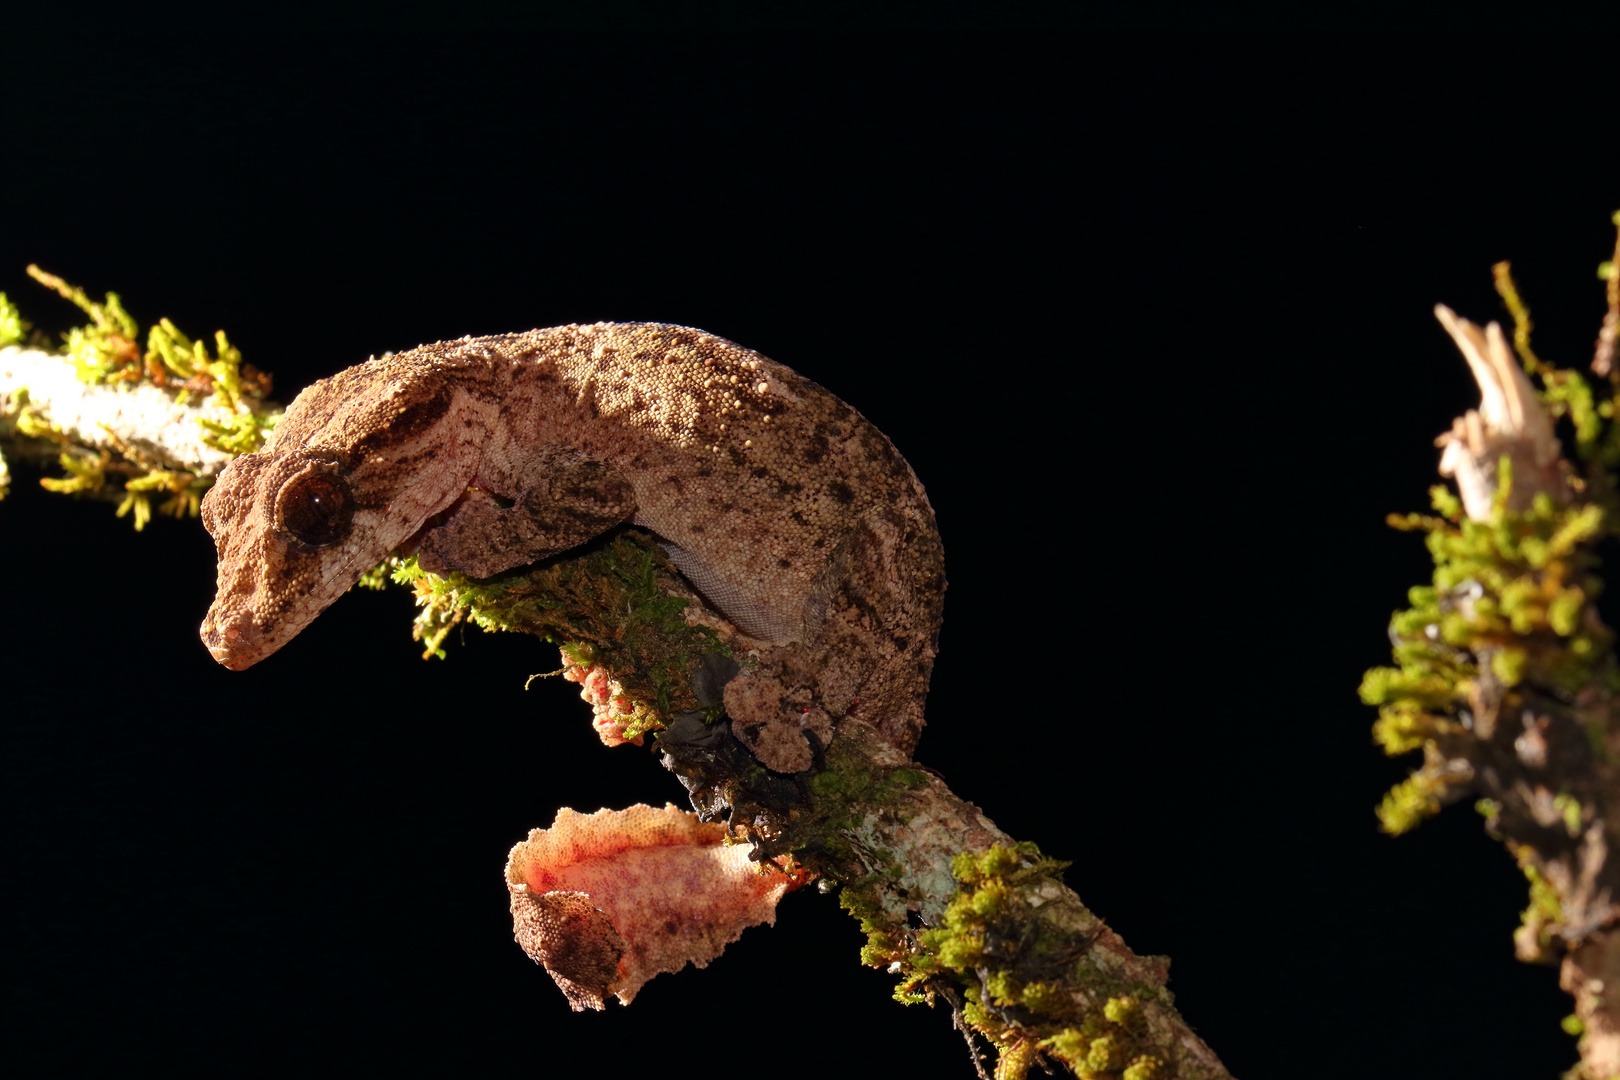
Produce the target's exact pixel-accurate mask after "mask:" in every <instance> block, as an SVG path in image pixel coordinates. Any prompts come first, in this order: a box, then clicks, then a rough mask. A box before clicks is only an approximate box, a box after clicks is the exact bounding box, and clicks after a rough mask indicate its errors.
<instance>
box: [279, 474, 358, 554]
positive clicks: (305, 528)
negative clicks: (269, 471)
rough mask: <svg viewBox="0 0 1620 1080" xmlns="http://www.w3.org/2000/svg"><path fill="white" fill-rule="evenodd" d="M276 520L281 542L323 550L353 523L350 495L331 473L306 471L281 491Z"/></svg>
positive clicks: (352, 501) (344, 533)
mask: <svg viewBox="0 0 1620 1080" xmlns="http://www.w3.org/2000/svg"><path fill="white" fill-rule="evenodd" d="M276 518H277V522H278V524H279V526H280V532H282V533H283V534H285V535H284V537H283V539H290V540H291V541H292V542H294V543H296V544H299V545H302V546H304V547H324V546H325V545H327V544H335V543H337V542H338V541H339V540H342V539H343V538H344V537H345V536H348V535H349V527H350V525H351V524H353V522H354V496H353V495H352V494H351V493H350V491H349V485H348V484H347V483H346V482H345V481H344V479H343V477H341V476H339V475H337V474H336V473H332V472H325V471H321V472H306V473H304V474H303V475H302V476H295V477H293V478H292V479H291V480H289V481H288V482H287V484H286V485H285V486H284V487H283V488H282V489H281V495H280V497H279V498H277V500H276Z"/></svg>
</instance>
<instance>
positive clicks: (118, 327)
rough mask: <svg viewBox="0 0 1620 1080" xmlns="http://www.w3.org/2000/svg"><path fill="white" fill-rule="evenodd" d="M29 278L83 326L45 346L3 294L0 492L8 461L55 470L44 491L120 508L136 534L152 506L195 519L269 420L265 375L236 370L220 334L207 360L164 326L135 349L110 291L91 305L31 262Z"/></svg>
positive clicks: (237, 358)
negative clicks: (54, 347) (216, 482)
mask: <svg viewBox="0 0 1620 1080" xmlns="http://www.w3.org/2000/svg"><path fill="white" fill-rule="evenodd" d="M29 272H30V273H31V274H32V275H33V276H34V277H35V278H36V279H37V280H39V281H40V282H41V283H42V284H45V285H47V286H48V287H50V288H52V289H54V290H55V291H57V292H58V293H60V294H61V295H62V296H63V297H64V298H65V299H67V300H69V301H71V302H72V303H74V304H75V305H76V306H78V307H79V308H80V309H81V310H82V311H84V312H85V314H86V315H88V316H89V317H90V322H89V323H88V324H87V325H85V326H78V327H74V328H73V329H72V330H70V331H69V332H68V333H67V334H66V335H64V338H65V348H64V349H63V350H62V351H61V352H55V351H51V350H48V349H47V348H45V347H44V346H45V345H46V342H45V341H44V340H43V339H42V337H41V335H39V334H37V333H36V334H29V332H28V330H29V328H28V324H27V323H26V322H25V321H24V320H23V319H22V317H21V315H20V313H19V312H18V310H17V308H16V307H15V306H13V305H12V304H11V303H10V301H9V300H8V299H7V298H6V297H5V295H4V294H0V496H3V495H4V494H5V489H6V487H7V480H8V477H9V470H8V469H7V468H6V466H5V464H4V458H5V456H10V457H14V458H18V459H21V460H28V461H32V462H34V463H37V464H46V463H55V464H56V465H57V466H58V467H60V468H61V469H62V470H63V471H64V473H65V475H64V476H62V477H48V478H46V479H44V480H42V481H41V483H42V484H43V485H44V486H45V487H46V488H48V489H50V490H52V491H56V492H60V493H63V494H75V495H85V496H91V497H96V498H104V499H110V500H113V501H117V502H118V503H119V510H118V512H119V514H120V516H122V515H124V514H133V516H134V521H135V527H136V528H137V529H139V528H141V527H143V526H144V525H145V524H146V522H147V520H149V519H150V517H151V515H152V513H153V509H154V506H153V500H154V499H160V500H162V501H161V502H160V503H158V505H157V507H156V509H157V511H158V512H159V513H167V514H170V515H173V516H176V517H183V516H187V515H190V516H196V514H197V508H198V503H199V500H200V499H201V498H202V494H203V492H204V491H206V490H207V489H208V487H209V485H210V484H211V483H212V482H213V479H214V477H215V476H217V475H218V474H219V472H220V471H221V470H222V469H224V467H225V466H226V465H227V464H229V463H230V461H231V460H232V459H233V458H234V457H236V455H238V454H240V453H245V452H247V451H249V450H252V449H254V448H255V447H256V446H257V445H258V444H259V442H260V441H261V440H262V438H263V434H264V432H265V431H266V430H267V429H268V428H270V427H271V426H273V425H274V423H275V418H276V416H277V415H278V410H277V409H276V407H275V406H274V405H272V404H270V403H267V402H266V401H265V400H264V395H265V394H266V393H267V392H268V390H269V386H270V380H269V377H268V376H266V375H264V374H262V373H260V372H257V371H255V370H254V369H253V368H252V367H251V366H250V365H245V364H243V363H242V358H241V354H240V353H238V352H237V351H236V349H234V348H233V347H232V346H231V344H230V342H229V341H228V340H227V339H226V337H225V333H224V331H220V332H218V333H217V334H215V342H214V353H213V354H210V352H209V350H208V348H207V346H206V345H204V343H202V342H200V341H192V340H191V339H190V338H188V337H186V336H185V335H184V334H183V333H181V332H180V331H179V330H178V329H177V328H176V327H175V326H174V324H173V323H171V322H169V320H167V319H162V320H159V322H158V324H157V325H155V326H153V327H151V328H150V330H149V332H148V334H147V344H146V348H145V349H142V348H141V347H140V346H139V345H138V344H137V338H138V337H139V328H138V327H137V325H136V323H135V320H134V319H133V318H131V317H130V316H129V314H128V313H127V312H125V311H124V309H123V306H122V304H121V303H120V302H119V299H118V296H117V294H116V293H109V294H107V297H106V300H105V301H104V302H102V303H96V302H95V301H92V300H91V299H90V298H89V297H88V296H86V295H85V293H84V291H83V290H82V289H78V288H75V287H73V286H71V285H68V284H67V283H66V282H64V281H62V280H61V279H60V278H57V277H55V276H53V275H51V274H47V273H45V272H43V271H41V270H39V269H38V268H37V267H29Z"/></svg>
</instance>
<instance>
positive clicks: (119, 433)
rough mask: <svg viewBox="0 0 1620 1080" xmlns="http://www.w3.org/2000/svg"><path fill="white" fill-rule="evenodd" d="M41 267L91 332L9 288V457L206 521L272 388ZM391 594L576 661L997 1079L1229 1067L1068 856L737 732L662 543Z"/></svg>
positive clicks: (569, 671) (890, 757) (856, 733)
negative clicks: (988, 1059)
mask: <svg viewBox="0 0 1620 1080" xmlns="http://www.w3.org/2000/svg"><path fill="white" fill-rule="evenodd" d="M30 273H32V274H33V276H34V277H35V278H36V279H37V280H39V281H41V282H42V283H43V284H45V285H47V286H49V287H51V288H52V289H54V290H55V291H57V292H58V293H59V294H61V295H62V296H63V297H65V298H66V299H68V300H69V301H70V302H72V303H73V304H75V305H76V306H77V307H79V308H80V309H81V310H82V311H83V312H84V313H85V314H86V316H88V318H89V322H88V323H87V324H85V325H83V326H80V327H76V328H74V329H73V330H71V331H69V332H68V333H67V334H65V335H64V342H65V344H64V347H63V348H62V349H61V350H58V351H52V350H50V349H48V348H46V347H45V346H46V344H47V343H46V342H44V341H43V340H42V339H41V338H40V336H39V335H38V334H37V333H34V334H30V328H29V327H28V326H27V324H26V323H25V322H23V320H22V319H21V316H20V314H19V313H18V312H17V311H16V309H15V308H14V307H13V306H11V305H10V304H9V302H8V301H7V300H6V299H5V298H4V297H3V296H0V445H3V446H4V447H5V448H6V449H7V450H8V451H10V452H12V453H14V454H21V455H23V456H25V457H32V458H35V459H41V460H56V461H57V462H58V463H59V464H60V466H61V468H62V469H63V470H65V473H66V475H65V476H62V477H59V478H46V479H45V480H43V481H41V482H42V484H43V485H44V486H45V487H47V488H48V489H50V490H53V491H57V492H62V493H68V494H79V495H90V496H96V497H101V498H110V499H115V500H117V501H118V503H119V513H120V514H132V515H133V517H134V521H135V524H136V527H137V528H140V527H141V526H143V525H144V524H145V523H146V522H147V520H149V518H150V517H151V514H152V512H153V505H152V501H151V500H153V499H154V498H161V499H164V500H165V501H163V502H162V503H161V505H160V507H159V510H160V512H161V511H166V512H169V513H172V514H174V515H175V516H183V515H185V514H188V513H189V514H192V515H195V514H196V512H197V502H198V500H199V498H200V496H201V494H202V492H203V491H204V490H206V488H207V486H208V485H209V484H210V483H211V482H212V479H213V477H214V476H216V475H217V474H218V472H219V471H220V470H221V469H222V468H223V467H224V465H225V464H227V463H228V462H229V461H230V460H231V459H232V458H233V457H235V456H236V455H237V454H240V453H245V452H250V451H252V450H254V449H256V448H257V446H258V445H259V444H260V443H261V442H262V437H263V433H264V431H265V430H266V429H267V428H268V427H270V426H271V425H272V424H273V423H274V421H275V418H276V416H277V415H278V414H277V411H276V410H275V408H274V407H273V406H271V405H269V404H267V403H266V402H265V401H264V397H263V395H264V394H265V392H267V391H268V388H269V380H268V378H267V377H266V376H263V375H261V374H259V373H257V372H254V371H253V370H252V369H251V368H249V367H248V366H247V365H245V364H243V363H242V362H241V356H240V354H239V353H238V352H237V351H236V350H235V349H234V348H233V347H232V346H231V345H230V343H229V341H228V340H227V338H226V336H225V334H224V333H223V332H220V333H218V334H216V335H215V338H214V350H213V351H212V352H210V350H209V349H208V348H207V346H206V345H205V344H204V343H202V342H200V341H193V340H192V339H190V338H188V337H187V336H186V335H185V334H183V333H182V332H181V331H180V330H178V329H177V328H176V327H175V326H174V325H173V324H172V323H170V322H169V321H168V320H166V319H162V320H159V322H158V323H157V324H156V325H155V326H153V327H151V328H150V330H149V333H148V336H147V346H146V348H145V350H142V349H141V348H140V347H139V346H138V345H137V340H138V338H139V327H138V326H137V324H136V322H135V320H134V319H133V317H131V316H130V315H129V313H128V312H127V311H125V309H124V307H123V305H122V302H121V301H120V299H119V297H118V296H117V295H116V294H108V295H107V297H106V298H105V300H104V301H102V302H100V303H97V302H95V301H93V300H91V299H90V298H89V296H88V295H87V294H85V292H84V291H83V290H82V289H78V288H76V287H74V286H71V285H69V284H68V283H66V282H64V281H62V280H61V279H59V278H56V277H54V276H52V275H49V274H45V273H43V272H42V271H38V270H37V269H35V268H30ZM19 343H24V344H19ZM3 476H4V474H3V472H0V478H3ZM390 582H392V583H394V584H398V585H403V586H405V587H408V588H410V589H411V590H412V591H413V593H414V595H415V597H416V600H417V603H418V605H419V607H420V608H421V612H420V614H419V616H418V618H417V620H416V626H415V629H414V634H415V636H416V638H417V640H418V641H420V642H421V643H422V645H423V647H424V657H443V656H444V655H445V642H446V639H447V637H448V635H449V633H450V631H451V630H453V629H454V628H455V627H457V626H463V625H466V624H471V625H474V626H478V627H480V628H482V629H485V630H489V631H494V630H506V631H516V632H521V633H527V634H532V635H535V636H538V637H541V638H544V639H545V640H547V641H550V642H553V643H554V644H556V645H558V646H560V647H561V649H562V654H563V665H564V666H563V669H562V671H560V672H556V673H554V674H563V675H565V676H566V677H568V678H570V679H571V680H573V681H576V682H579V683H581V684H582V686H583V689H582V696H583V697H585V698H586V699H587V700H588V701H590V702H591V704H592V705H593V706H594V709H595V724H596V729H597V731H598V734H599V735H600V736H601V737H602V740H603V742H604V743H607V744H608V745H614V746H616V745H623V744H624V743H633V744H635V745H638V746H641V745H645V743H646V740H647V739H648V737H652V738H653V743H652V745H651V747H650V749H651V750H652V751H653V752H656V753H658V754H660V756H661V760H662V762H663V764H664V765H665V767H666V768H668V769H669V770H670V771H671V772H673V773H674V774H675V775H676V777H677V778H678V779H679V781H680V782H681V784H682V785H684V786H685V787H686V789H687V791H688V792H689V794H690V797H691V801H692V804H693V806H694V807H695V808H696V809H697V810H698V811H699V816H700V817H702V818H704V819H705V820H717V819H720V820H725V821H726V822H727V823H728V825H729V827H730V831H731V834H732V835H733V836H734V837H735V838H736V840H737V842H746V843H749V844H750V845H751V849H750V858H753V859H756V860H758V861H760V862H761V864H762V869H763V868H764V867H765V866H768V865H769V861H770V860H772V859H778V858H780V857H783V856H786V857H787V860H788V861H787V865H789V866H790V867H792V866H795V865H796V867H799V868H803V869H806V870H808V871H811V872H813V873H815V874H817V875H819V877H820V879H821V881H820V884H821V888H822V890H823V891H824V892H838V893H840V902H841V903H842V905H843V907H844V908H845V909H846V910H848V911H849V912H850V913H851V914H852V915H853V916H855V917H856V918H857V919H858V920H859V921H860V924H861V926H862V929H863V930H864V931H865V933H866V935H867V943H866V946H865V947H864V949H863V950H862V952H861V959H862V961H863V962H865V963H867V964H870V965H874V966H880V967H884V968H887V969H888V970H889V971H890V972H891V973H892V974H893V975H894V976H895V977H896V980H897V990H896V994H895V996H896V998H897V999H899V1000H900V1001H901V1002H903V1003H906V1004H918V1003H926V1004H929V1005H936V1004H937V1005H942V1006H944V1007H947V1008H949V1009H950V1011H951V1013H952V1016H953V1019H954V1020H955V1022H956V1025H957V1026H958V1028H959V1029H961V1030H962V1031H963V1032H964V1034H965V1035H966V1036H967V1038H968V1042H969V1047H970V1049H972V1053H973V1057H974V1061H975V1063H976V1064H977V1063H979V1061H980V1053H979V1050H978V1049H977V1048H975V1041H974V1040H975V1039H978V1040H981V1041H983V1042H988V1043H989V1044H990V1045H991V1046H992V1047H994V1048H995V1050H996V1053H997V1062H996V1064H995V1074H996V1076H997V1077H998V1078H1002V1080H1017V1078H1021V1077H1023V1076H1025V1075H1026V1074H1027V1073H1028V1072H1029V1070H1030V1069H1032V1068H1037V1067H1048V1068H1051V1067H1055V1068H1058V1069H1060V1070H1061V1069H1064V1068H1066V1069H1067V1070H1068V1071H1069V1072H1071V1073H1072V1074H1074V1075H1076V1076H1080V1077H1084V1078H1086V1080H1150V1078H1155V1080H1169V1078H1173V1077H1180V1078H1183V1080H1212V1078H1218V1077H1225V1076H1227V1075H1228V1074H1227V1072H1226V1070H1225V1069H1224V1067H1223V1066H1222V1065H1221V1063H1220V1061H1219V1060H1218V1059H1217V1058H1216V1057H1215V1055H1214V1054H1213V1053H1212V1052H1211V1051H1210V1050H1209V1048H1208V1047H1207V1046H1205V1045H1204V1043H1203V1042H1202V1041H1201V1040H1200V1039H1199V1038H1198V1037H1197V1036H1196V1035H1195V1034H1194V1033H1193V1032H1192V1031H1191V1029H1190V1028H1188V1026H1187V1025H1186V1023H1185V1022H1184V1021H1183V1020H1182V1019H1181V1017H1180V1016H1179V1014H1178V1013H1177V1012H1176V1010H1175V1007H1174V1005H1173V999H1172V996H1171V994H1170V992H1169V991H1168V990H1167V989H1166V988H1165V979H1166V976H1167V971H1168V967H1169V960H1168V959H1166V958H1164V957H1139V956H1137V955H1136V954H1134V953H1132V952H1131V950H1130V949H1129V948H1128V947H1127V946H1126V945H1125V943H1124V942H1123V941H1122V940H1121V939H1120V938H1119V936H1118V935H1117V934H1115V933H1114V932H1113V931H1112V930H1110V929H1109V928H1108V927H1107V926H1106V925H1105V924H1104V923H1103V922H1102V921H1101V920H1100V919H1099V918H1098V917H1097V916H1096V915H1094V914H1093V913H1091V912H1090V911H1089V910H1087V909H1086V908H1085V906H1084V905H1083V904H1082V903H1081V902H1080V899H1079V897H1078V896H1076V895H1075V893H1074V891H1073V890H1071V889H1069V888H1068V887H1067V886H1065V885H1064V884H1063V882H1062V879H1061V873H1062V869H1063V866H1064V865H1065V864H1062V863H1058V862H1055V861H1053V860H1051V859H1048V858H1045V857H1043V856H1042V855H1041V854H1040V852H1039V850H1038V849H1037V848H1036V847H1035V846H1034V845H1033V844H1029V843H1016V842H1015V841H1014V840H1013V839H1012V838H1011V837H1008V836H1007V835H1005V834H1004V833H1002V832H1001V831H1000V830H999V829H997V828H996V826H995V825H994V823H992V822H991V821H990V820H989V818H987V817H986V816H984V814H983V813H982V812H981V811H980V810H979V809H978V808H977V807H975V806H974V805H973V804H972V803H969V802H967V801H965V800H963V799H961V798H959V797H957V796H956V795H955V794H953V793H952V792H951V791H950V789H949V788H948V787H947V786H946V785H945V783H944V782H943V781H942V780H941V779H940V778H939V777H938V776H936V775H934V774H933V773H931V772H929V771H928V770H927V769H926V768H924V767H922V766H919V765H916V764H914V763H913V762H911V761H910V760H909V759H908V758H907V757H906V756H905V755H904V754H902V753H900V752H899V751H897V750H896V749H895V748H894V747H893V746H892V745H890V744H889V743H888V742H887V741H885V740H884V739H883V738H882V737H881V736H880V735H878V733H877V732H876V730H874V729H873V728H871V727H868V726H866V725H864V724H861V723H859V722H857V721H854V720H846V721H845V723H844V724H843V726H841V727H840V729H839V732H838V736H837V738H836V739H834V740H833V742H832V744H831V745H830V746H820V745H817V746H816V753H815V755H814V758H815V760H814V763H813V766H812V768H810V769H808V770H806V771H805V772H803V773H799V774H794V775H785V774H779V773H773V772H770V771H769V770H767V769H766V768H764V767H763V766H761V764H760V763H759V762H758V761H757V760H756V759H755V758H754V757H753V755H752V754H750V753H749V751H748V750H747V749H746V748H745V747H744V746H743V745H742V743H740V742H739V741H738V740H737V739H736V738H735V737H734V736H733V735H732V733H731V725H730V724H729V723H727V722H725V719H726V718H725V712H724V709H723V707H722V705H721V693H720V691H721V688H722V687H723V686H724V684H725V682H726V681H727V680H729V679H730V678H731V677H732V676H733V675H735V674H736V673H737V672H738V671H739V670H741V669H742V668H744V667H746V666H747V665H749V664H751V663H753V662H754V661H753V660H752V659H751V658H750V657H749V656H748V654H747V650H746V649H745V648H740V647H735V646H736V644H737V643H736V633H735V631H734V630H733V628H732V627H731V626H730V624H729V623H727V622H726V621H725V620H724V619H723V618H722V617H721V616H719V615H718V614H717V613H715V612H713V611H711V610H709V609H708V608H706V607H705V606H704V604H703V602H702V601H701V599H700V598H699V597H698V595H697V594H696V593H695V592H694V591H693V590H692V589H691V588H690V586H689V585H688V584H687V583H686V582H685V581H684V579H682V578H681V576H680V574H679V573H678V572H677V571H676V570H675V568H674V567H673V566H672V565H671V564H670V563H669V561H668V559H667V558H666V556H665V554H664V552H663V550H662V549H661V548H660V547H659V546H658V544H657V542H656V540H655V538H653V537H652V536H650V535H649V534H647V533H644V532H640V531H637V530H634V529H628V528H626V529H621V530H617V531H615V532H614V533H611V534H609V535H608V536H605V537H602V538H600V539H599V540H598V541H597V542H595V543H593V544H591V545H589V546H588V547H587V548H585V549H583V550H579V551H576V552H572V553H570V554H569V555H568V556H566V557H563V558H558V559H554V560H550V561H548V562H546V563H544V564H542V565H539V566H536V567H531V568H526V569H524V570H521V571H516V572H513V573H510V574H505V575H501V576H500V577H497V578H494V579H490V580H482V581H478V580H470V579H467V578H465V577H462V576H461V575H458V574H451V575H448V576H446V577H437V576H434V575H432V574H429V573H427V572H425V571H424V570H422V569H421V567H420V566H419V565H418V564H417V561H416V559H415V558H414V557H410V556H406V555H400V554H396V555H394V556H391V557H390V558H389V559H388V560H387V561H386V562H385V563H384V564H382V565H380V566H378V567H377V568H375V569H374V570H372V571H371V572H370V573H369V574H367V575H366V576H365V577H364V578H363V579H362V581H361V584H364V585H367V586H369V587H373V588H382V587H386V586H387V585H388V584H389V583H390ZM812 738H813V736H812ZM979 1067H980V1072H981V1075H982V1074H983V1066H982V1064H981V1065H980V1066H979Z"/></svg>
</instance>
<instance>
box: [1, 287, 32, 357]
mask: <svg viewBox="0 0 1620 1080" xmlns="http://www.w3.org/2000/svg"><path fill="white" fill-rule="evenodd" d="M27 336H28V324H27V323H26V322H24V321H23V317H22V312H20V311H18V310H17V305H16V304H13V303H12V302H11V301H10V300H8V299H6V294H5V293H3V292H0V349H3V348H5V347H6V346H7V345H15V344H17V342H19V341H21V340H22V339H23V338H25V337H27Z"/></svg>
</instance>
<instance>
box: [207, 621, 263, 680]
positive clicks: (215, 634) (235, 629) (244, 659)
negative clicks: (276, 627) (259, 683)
mask: <svg viewBox="0 0 1620 1080" xmlns="http://www.w3.org/2000/svg"><path fill="white" fill-rule="evenodd" d="M244 622H245V623H246V624H247V625H246V626H244V625H243V623H244ZM198 636H200V637H201V638H202V642H203V645H205V646H206V647H207V648H208V655H209V656H212V657H213V658H214V659H215V660H216V661H218V662H219V663H220V664H222V665H224V666H225V667H228V668H230V669H231V670H232V671H241V670H242V669H243V668H248V667H252V666H253V665H254V664H255V663H257V662H258V661H259V659H260V656H259V655H258V654H259V650H258V648H257V647H256V646H257V644H258V642H257V641H256V638H257V636H258V635H256V634H254V633H253V624H252V621H251V620H246V619H238V620H235V621H234V622H230V623H226V624H225V625H224V626H223V627H221V626H219V625H216V623H215V621H214V614H213V612H209V613H208V617H207V618H206V619H204V620H203V624H202V628H201V630H200V632H199V635H198Z"/></svg>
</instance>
